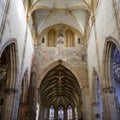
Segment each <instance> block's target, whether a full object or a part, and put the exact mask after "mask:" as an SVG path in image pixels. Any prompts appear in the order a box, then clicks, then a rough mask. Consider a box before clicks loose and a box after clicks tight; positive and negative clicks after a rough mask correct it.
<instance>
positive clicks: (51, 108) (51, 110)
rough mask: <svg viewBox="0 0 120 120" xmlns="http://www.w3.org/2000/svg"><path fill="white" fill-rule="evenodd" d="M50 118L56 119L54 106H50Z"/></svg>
mask: <svg viewBox="0 0 120 120" xmlns="http://www.w3.org/2000/svg"><path fill="white" fill-rule="evenodd" d="M49 120H54V107H53V106H51V107H50V113H49Z"/></svg>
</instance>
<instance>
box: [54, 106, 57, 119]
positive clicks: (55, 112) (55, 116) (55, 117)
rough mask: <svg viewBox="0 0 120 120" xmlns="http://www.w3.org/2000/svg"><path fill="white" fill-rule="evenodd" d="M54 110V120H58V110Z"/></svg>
mask: <svg viewBox="0 0 120 120" xmlns="http://www.w3.org/2000/svg"><path fill="white" fill-rule="evenodd" d="M54 110H55V111H54V120H58V108H57V107H55V109H54Z"/></svg>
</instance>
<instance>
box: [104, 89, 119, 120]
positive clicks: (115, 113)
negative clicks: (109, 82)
mask: <svg viewBox="0 0 120 120" xmlns="http://www.w3.org/2000/svg"><path fill="white" fill-rule="evenodd" d="M102 97H103V110H104V114H103V117H104V120H120V113H119V109H118V103H117V99H116V94H115V89H114V88H113V87H108V88H104V89H103V95H102Z"/></svg>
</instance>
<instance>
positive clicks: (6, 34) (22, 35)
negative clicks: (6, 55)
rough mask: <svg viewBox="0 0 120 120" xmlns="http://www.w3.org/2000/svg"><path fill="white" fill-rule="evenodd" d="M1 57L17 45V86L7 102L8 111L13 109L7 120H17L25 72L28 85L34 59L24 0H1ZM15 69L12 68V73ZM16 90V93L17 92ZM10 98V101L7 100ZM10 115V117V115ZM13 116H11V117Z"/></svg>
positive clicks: (6, 116)
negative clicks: (8, 103)
mask: <svg viewBox="0 0 120 120" xmlns="http://www.w3.org/2000/svg"><path fill="white" fill-rule="evenodd" d="M0 16H1V17H0V56H1V54H2V52H3V51H4V49H5V48H6V47H7V46H8V45H10V44H11V43H15V45H16V48H15V49H14V51H15V53H17V66H16V67H17V68H15V69H17V70H16V73H15V74H16V75H17V77H16V81H15V83H16V85H15V86H14V87H15V88H16V89H15V88H11V90H13V91H12V92H13V93H14V92H15V93H17V94H13V93H12V92H11V90H10V94H9V97H8V96H7V95H6V96H7V97H6V101H12V102H10V104H11V105H10V107H9V106H6V107H5V108H6V111H9V110H10V109H11V108H12V107H13V108H12V114H11V113H10V112H7V113H5V119H7V120H8V119H17V111H18V106H19V96H20V92H21V81H22V77H23V76H24V72H25V71H26V70H27V71H28V84H29V81H30V72H31V64H32V57H33V52H34V51H33V43H32V36H31V32H30V30H29V25H28V24H27V22H26V15H25V11H24V6H23V3H22V0H1V1H0ZM12 69H13V68H11V71H12ZM15 90H16V91H15ZM7 98H10V99H7ZM8 114H9V115H8ZM10 114H11V115H12V116H11V115H10Z"/></svg>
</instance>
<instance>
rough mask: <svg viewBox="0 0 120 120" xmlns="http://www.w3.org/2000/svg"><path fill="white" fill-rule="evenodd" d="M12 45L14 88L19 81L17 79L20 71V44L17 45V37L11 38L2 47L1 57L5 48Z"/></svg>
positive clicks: (12, 78)
mask: <svg viewBox="0 0 120 120" xmlns="http://www.w3.org/2000/svg"><path fill="white" fill-rule="evenodd" d="M7 47H10V51H9V52H10V56H11V58H10V59H11V63H10V64H11V68H12V69H11V74H12V77H11V80H13V81H12V83H14V85H13V86H11V87H13V88H16V83H17V79H18V73H19V67H18V66H19V56H18V45H17V40H16V39H15V38H13V39H10V40H9V41H8V42H7V43H5V45H4V46H3V47H2V49H1V50H0V57H1V56H2V53H3V52H4V50H5V49H6V48H7Z"/></svg>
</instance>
